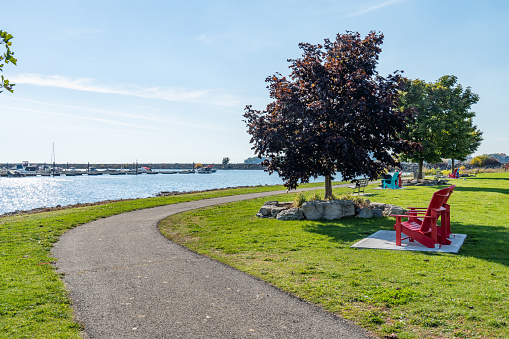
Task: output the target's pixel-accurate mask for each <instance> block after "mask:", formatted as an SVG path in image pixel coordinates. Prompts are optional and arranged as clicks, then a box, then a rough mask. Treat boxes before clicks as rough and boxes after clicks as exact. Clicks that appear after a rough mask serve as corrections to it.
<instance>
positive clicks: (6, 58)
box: [0, 30, 17, 93]
mask: <svg viewBox="0 0 509 339" xmlns="http://www.w3.org/2000/svg"><path fill="white" fill-rule="evenodd" d="M11 39H12V35H10V34H8V33H7V32H4V31H2V30H0V45H5V52H4V53H3V54H0V72H3V71H4V70H3V67H4V62H5V64H8V63H9V62H11V63H13V64H14V65H16V62H17V60H16V58H14V56H13V55H14V53H13V52H11V49H10V47H11V45H12V42H11ZM1 78H2V80H1V81H0V93H2V92H3V90H2V89H3V88H5V89H6V90H8V91H9V92H11V93H12V87H14V84H11V83H10V82H9V80H8V79H5V78H4V76H3V74H2V76H1Z"/></svg>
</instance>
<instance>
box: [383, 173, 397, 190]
mask: <svg viewBox="0 0 509 339" xmlns="http://www.w3.org/2000/svg"><path fill="white" fill-rule="evenodd" d="M399 176H400V172H396V173H394V174H393V175H392V177H391V178H390V179H382V188H393V189H397V188H400V186H399Z"/></svg>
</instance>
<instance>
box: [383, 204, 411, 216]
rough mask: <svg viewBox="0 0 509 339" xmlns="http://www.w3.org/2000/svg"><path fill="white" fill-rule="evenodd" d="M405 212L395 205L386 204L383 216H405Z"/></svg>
mask: <svg viewBox="0 0 509 339" xmlns="http://www.w3.org/2000/svg"><path fill="white" fill-rule="evenodd" d="M406 212H407V210H406V209H404V208H403V207H399V206H396V205H390V204H386V205H385V209H384V216H386V217H388V216H390V215H391V214H406Z"/></svg>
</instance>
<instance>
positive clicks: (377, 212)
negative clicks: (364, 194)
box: [371, 208, 384, 218]
mask: <svg viewBox="0 0 509 339" xmlns="http://www.w3.org/2000/svg"><path fill="white" fill-rule="evenodd" d="M371 211H372V213H373V218H383V216H384V211H382V210H379V209H377V208H374V209H372V210H371Z"/></svg>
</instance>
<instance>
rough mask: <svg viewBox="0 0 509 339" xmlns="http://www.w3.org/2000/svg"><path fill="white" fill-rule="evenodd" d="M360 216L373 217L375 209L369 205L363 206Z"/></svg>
mask: <svg viewBox="0 0 509 339" xmlns="http://www.w3.org/2000/svg"><path fill="white" fill-rule="evenodd" d="M357 217H358V218H372V217H373V210H372V209H371V208H369V207H363V208H361V210H360V211H359V214H358V215H357Z"/></svg>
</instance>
